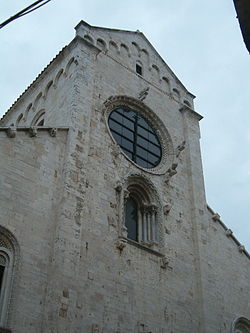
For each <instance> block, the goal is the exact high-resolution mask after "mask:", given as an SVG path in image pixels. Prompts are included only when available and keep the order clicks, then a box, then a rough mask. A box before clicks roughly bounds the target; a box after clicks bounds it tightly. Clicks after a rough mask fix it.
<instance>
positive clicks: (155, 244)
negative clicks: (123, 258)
mask: <svg viewBox="0 0 250 333" xmlns="http://www.w3.org/2000/svg"><path fill="white" fill-rule="evenodd" d="M116 190H117V191H118V194H119V216H120V218H119V224H120V225H119V236H120V237H124V238H126V239H128V240H132V241H135V242H137V243H139V244H141V245H145V246H147V247H150V248H154V249H155V248H157V249H158V248H159V247H160V246H161V245H162V229H163V228H162V223H161V221H162V216H161V215H162V207H161V202H160V199H159V196H158V194H157V191H156V188H155V186H154V185H153V183H152V182H151V181H150V180H149V179H148V178H146V177H145V176H143V175H141V174H133V175H130V176H129V177H128V178H127V179H126V181H125V182H124V184H120V186H117V188H116Z"/></svg>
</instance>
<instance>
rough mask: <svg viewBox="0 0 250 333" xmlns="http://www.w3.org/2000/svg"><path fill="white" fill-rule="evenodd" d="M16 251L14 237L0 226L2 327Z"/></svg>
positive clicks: (0, 323) (5, 317) (4, 320)
mask: <svg viewBox="0 0 250 333" xmlns="http://www.w3.org/2000/svg"><path fill="white" fill-rule="evenodd" d="M17 252H18V247H17V242H16V240H15V238H14V237H13V236H12V235H11V233H10V232H8V231H7V230H6V229H5V228H3V227H1V226H0V327H4V326H5V325H6V321H7V315H8V310H9V304H10V299H11V297H10V295H11V289H12V285H13V277H14V266H16V265H15V264H16V263H17V257H18V253H17Z"/></svg>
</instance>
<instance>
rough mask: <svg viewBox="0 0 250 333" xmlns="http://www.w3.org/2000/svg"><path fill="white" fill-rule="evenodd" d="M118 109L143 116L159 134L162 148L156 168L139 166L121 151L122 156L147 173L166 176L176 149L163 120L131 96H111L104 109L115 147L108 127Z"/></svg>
mask: <svg viewBox="0 0 250 333" xmlns="http://www.w3.org/2000/svg"><path fill="white" fill-rule="evenodd" d="M118 107H126V108H130V109H132V110H134V111H137V112H138V113H139V114H141V115H142V116H143V117H144V118H145V119H146V120H148V121H149V123H150V125H151V126H152V128H153V129H154V131H155V133H156V134H157V136H158V138H159V140H160V144H161V148H162V158H161V162H160V163H159V165H157V166H156V167H155V168H152V169H147V168H143V167H141V166H139V165H137V164H136V163H135V162H134V161H132V160H131V159H130V158H129V157H128V156H127V155H126V154H125V153H124V152H123V151H122V149H120V147H119V150H120V152H121V153H122V155H123V156H124V157H125V158H126V159H127V160H129V161H130V162H131V163H133V164H134V165H135V166H136V167H137V168H139V169H141V170H143V171H146V172H148V173H151V174H158V175H162V174H165V173H166V172H167V171H168V170H169V168H170V167H171V165H172V164H173V161H174V147H173V143H172V140H171V137H170V135H169V133H168V131H167V129H166V127H165V125H164V124H163V122H162V121H161V119H160V118H159V117H158V116H157V115H156V114H155V113H154V112H153V111H152V110H151V109H150V108H149V107H148V106H147V105H145V104H144V103H143V102H142V101H140V100H138V99H136V98H134V97H129V96H111V97H109V98H108V99H107V100H106V101H105V102H104V108H103V114H104V117H105V123H106V127H107V129H108V133H109V135H110V137H111V139H112V141H113V142H114V144H115V145H117V143H116V141H115V139H114V138H113V135H112V133H111V131H110V129H109V125H108V118H109V115H110V113H111V112H112V111H113V110H114V109H115V108H118Z"/></svg>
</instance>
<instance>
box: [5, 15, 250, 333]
mask: <svg viewBox="0 0 250 333" xmlns="http://www.w3.org/2000/svg"><path fill="white" fill-rule="evenodd" d="M138 66H139V71H140V72H141V73H138ZM193 98H194V96H193V95H192V94H191V93H189V92H188V91H187V89H186V88H185V87H184V86H183V85H182V83H181V82H180V81H179V80H178V78H177V77H176V76H175V74H174V73H173V72H172V71H171V69H170V68H169V67H168V66H167V65H166V63H165V62H164V61H163V59H162V58H161V57H160V56H159V54H158V53H157V52H156V51H155V49H154V48H153V46H152V45H151V44H150V43H149V41H148V40H147V39H146V38H145V36H144V35H143V34H142V33H141V32H139V31H137V32H130V31H121V30H115V29H106V28H98V27H92V26H90V25H89V24H87V23H85V22H83V21H82V22H80V23H79V24H78V26H77V27H76V37H75V38H74V39H73V41H72V42H71V43H70V44H69V45H68V46H66V47H65V48H64V49H63V50H62V51H61V52H60V53H59V54H58V55H57V56H56V57H55V58H54V59H53V60H52V62H51V63H50V64H49V65H48V66H47V67H46V68H45V69H44V70H43V72H42V73H41V74H40V75H39V76H38V77H37V78H36V80H35V81H34V82H33V83H32V84H31V85H30V86H29V87H28V89H26V91H25V92H24V93H23V94H22V95H21V96H20V98H19V99H18V100H17V101H16V102H15V103H14V104H13V106H12V107H11V108H10V110H8V112H7V113H6V114H5V116H4V117H3V118H2V120H1V126H2V127H0V141H1V144H0V147H1V149H0V155H1V156H0V167H1V173H0V183H1V191H0V199H1V200H0V205H1V220H0V231H1V234H0V258H4V259H2V260H6V261H5V263H7V264H8V265H7V266H8V267H7V266H6V267H7V268H4V274H5V276H7V273H6V272H9V277H8V279H7V278H4V280H3V282H2V288H1V293H0V295H1V297H0V314H1V316H0V318H1V321H0V327H2V328H1V329H2V330H3V332H5V331H6V329H10V331H11V332H12V333H24V332H29V333H35V332H36V333H37V332H43V333H59V332H60V333H63V332H65V333H66V332H67V333H68V332H74V333H83V332H84V333H85V332H86V333H87V332H91V333H98V332H100V333H106V332H114V333H118V332H119V333H135V332H136V333H137V332H138V333H150V332H156V333H169V332H174V333H184V332H185V333H187V332H190V333H191V332H192V333H193V332H196V333H213V332H220V333H226V332H235V333H236V332H241V333H245V332H249V331H250V328H249V327H250V323H249V317H250V315H249V313H250V303H249V299H250V291H249V273H250V269H249V267H250V266H249V254H248V253H247V251H246V250H245V248H244V247H243V246H242V244H240V243H239V241H238V240H237V239H235V237H234V236H233V233H232V232H231V230H229V229H228V228H227V227H226V226H225V224H224V223H223V222H222V221H221V220H220V217H219V216H218V214H215V213H214V212H213V211H212V209H211V208H210V207H208V206H207V203H206V198H205V190H204V181H203V173H202V163H201V156H200V145H199V138H200V131H199V121H200V120H201V119H202V117H201V116H200V115H199V114H198V113H197V112H196V111H195V110H194V104H193ZM117 107H128V108H131V109H133V110H136V111H137V112H138V113H139V114H141V115H142V116H143V117H144V118H145V119H146V120H147V121H148V122H149V123H150V124H151V125H152V127H153V128H154V130H155V133H156V134H157V136H158V137H159V142H160V144H161V147H162V160H161V162H160V164H159V165H157V166H156V167H155V168H151V169H146V168H143V167H140V166H138V164H137V163H135V162H133V161H132V160H131V159H130V158H129V157H128V156H127V155H126V154H125V153H124V151H122V149H121V148H120V147H119V145H118V144H117V143H116V140H115V138H114V137H113V135H112V133H111V131H110V128H109V124H108V117H109V115H110V113H111V112H112V111H113V110H114V109H115V108H117ZM131 197H133V198H137V199H138V202H139V203H140V204H139V208H140V209H139V212H138V214H139V215H138V216H139V222H138V223H139V224H138V228H139V229H140V230H139V238H138V240H137V241H135V240H132V239H129V238H128V230H127V228H126V226H125V223H124V220H125V215H126V214H125V213H126V212H125V210H126V202H127V201H126V200H128V198H131ZM6 244H10V245H6ZM1 251H2V252H1ZM5 258H6V259H5ZM0 264H1V262H0ZM7 282H8V285H7ZM6 286H7V287H8V288H7V287H6ZM6 332H8V331H6Z"/></svg>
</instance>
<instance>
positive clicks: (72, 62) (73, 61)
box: [64, 57, 78, 76]
mask: <svg viewBox="0 0 250 333" xmlns="http://www.w3.org/2000/svg"><path fill="white" fill-rule="evenodd" d="M77 65H78V61H77V60H76V59H75V57H72V58H71V59H70V60H69V61H68V63H67V65H66V67H65V71H64V75H65V76H68V75H69V74H71V71H72V69H73V67H74V66H77Z"/></svg>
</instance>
